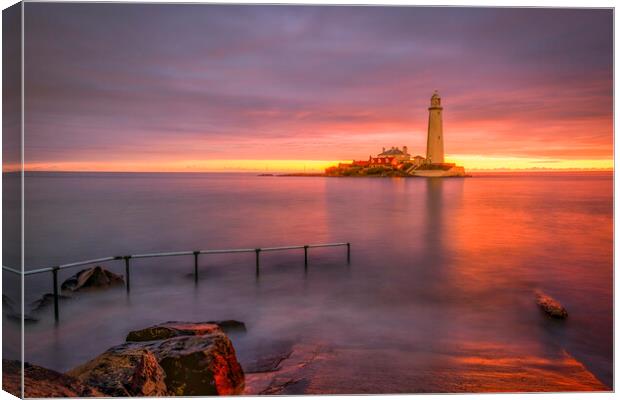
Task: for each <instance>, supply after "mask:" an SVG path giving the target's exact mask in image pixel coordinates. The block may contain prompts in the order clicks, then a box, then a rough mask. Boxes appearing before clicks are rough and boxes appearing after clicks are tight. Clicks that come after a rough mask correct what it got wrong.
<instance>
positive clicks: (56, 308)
mask: <svg viewBox="0 0 620 400" xmlns="http://www.w3.org/2000/svg"><path fill="white" fill-rule="evenodd" d="M337 246H346V247H347V263H350V262H351V243H349V242H346V243H323V244H306V245H297V246H279V247H257V248H253V249H251V248H247V249H223V250H195V251H173V252H164V253H145V254H132V255H126V256H113V257H103V258H95V259H92V260H85V261H77V262H72V263H68V264H61V265H57V266H54V267H45V268H38V269H33V270H29V271H24V272H23V273H22V272H21V271H19V270H17V269H15V268H10V267H6V266H4V265H3V266H2V269H3V270H4V271H8V272H12V273H14V274H17V275H23V276H24V277H26V276H30V275H36V274H42V273H45V272H51V273H52V287H53V295H54V319H55V320H56V321H58V319H59V316H60V310H59V304H58V303H59V296H60V293H59V291H58V271H60V270H63V269H67V268H74V267H81V266H84V265H91V264H97V263H102V262H107V261H118V260H123V261H124V262H125V288H126V290H127V293H129V292H130V290H131V284H130V260H131V259H134V258H154V257H177V256H190V255H193V256H194V282H195V283H198V256H199V255H201V254H231V253H255V254H256V277H257V278H258V276H259V275H260V253H261V252H269V251H284V250H299V249H303V250H304V269H305V270H306V271H307V269H308V249H312V248H318V247H337Z"/></svg>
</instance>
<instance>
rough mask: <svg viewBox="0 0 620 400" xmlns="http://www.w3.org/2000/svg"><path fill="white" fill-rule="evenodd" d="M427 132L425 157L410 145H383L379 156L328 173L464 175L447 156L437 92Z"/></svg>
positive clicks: (333, 169)
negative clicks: (446, 159)
mask: <svg viewBox="0 0 620 400" xmlns="http://www.w3.org/2000/svg"><path fill="white" fill-rule="evenodd" d="M428 111H429V115H428V131H427V137H426V157H422V156H420V155H416V156H414V157H412V156H411V154H409V152H408V150H407V146H403V148H402V149H400V148H398V147H391V148H390V149H387V150H386V148H385V147H384V148H383V151H382V152H381V153H379V154H378V155H377V156H376V157H373V156H372V155H371V156H369V157H368V160H361V161H356V160H353V161H352V162H351V163H340V164H338V165H336V166H332V167H329V168H327V169H326V170H325V176H403V177H405V176H419V177H428V178H432V177H463V176H467V175H466V174H465V168H464V167H462V166H458V165H456V164H454V163H447V162H445V159H444V145H443V142H444V135H443V121H442V111H443V107H442V106H441V97H439V93H437V91H435V93H433V96H432V97H431V106H430V107H429V108H428Z"/></svg>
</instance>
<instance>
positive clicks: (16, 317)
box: [6, 312, 39, 324]
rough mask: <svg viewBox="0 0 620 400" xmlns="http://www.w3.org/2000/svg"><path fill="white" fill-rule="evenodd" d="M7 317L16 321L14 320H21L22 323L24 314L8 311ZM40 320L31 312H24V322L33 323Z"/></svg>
mask: <svg viewBox="0 0 620 400" xmlns="http://www.w3.org/2000/svg"><path fill="white" fill-rule="evenodd" d="M6 317H7V318H8V319H10V320H11V321H14V322H20V323H21V322H22V315H21V314H20V313H16V312H12V313H8V314H6ZM38 321H39V319H38V318H35V317H33V316H32V315H30V314H24V323H25V324H32V323H34V322H38Z"/></svg>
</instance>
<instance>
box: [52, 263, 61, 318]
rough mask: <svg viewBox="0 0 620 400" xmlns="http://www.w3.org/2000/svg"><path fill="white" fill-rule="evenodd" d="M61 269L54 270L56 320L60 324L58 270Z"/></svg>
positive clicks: (55, 268)
mask: <svg viewBox="0 0 620 400" xmlns="http://www.w3.org/2000/svg"><path fill="white" fill-rule="evenodd" d="M59 269H60V267H54V269H53V270H52V281H53V285H54V320H55V321H56V322H58V317H59V311H58V270H59Z"/></svg>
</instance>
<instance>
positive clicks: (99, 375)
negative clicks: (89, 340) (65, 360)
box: [67, 346, 167, 397]
mask: <svg viewBox="0 0 620 400" xmlns="http://www.w3.org/2000/svg"><path fill="white" fill-rule="evenodd" d="M67 374H68V375H69V376H72V377H74V378H77V379H79V380H80V381H81V382H84V383H85V384H87V385H89V386H94V387H96V388H98V389H99V390H100V391H101V392H103V393H105V394H106V395H109V396H114V397H129V396H164V395H166V394H167V389H166V383H165V382H164V379H165V373H164V371H163V369H162V368H161V366H160V365H159V363H158V362H157V359H156V358H155V356H154V355H153V353H151V352H150V351H149V350H148V349H145V348H139V347H134V348H132V347H129V348H123V347H122V346H117V347H113V348H111V349H109V350H108V351H106V352H105V353H103V354H101V355H100V356H98V357H97V358H95V359H94V360H91V361H89V362H87V363H86V364H83V365H81V366H79V367H77V368H74V369H72V370H71V371H69V372H68V373H67Z"/></svg>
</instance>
